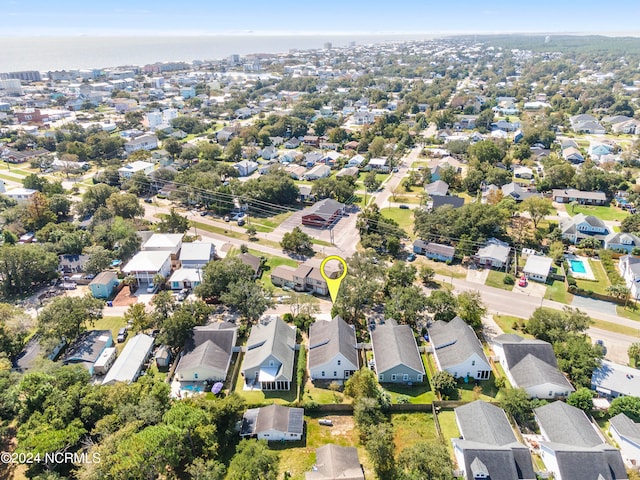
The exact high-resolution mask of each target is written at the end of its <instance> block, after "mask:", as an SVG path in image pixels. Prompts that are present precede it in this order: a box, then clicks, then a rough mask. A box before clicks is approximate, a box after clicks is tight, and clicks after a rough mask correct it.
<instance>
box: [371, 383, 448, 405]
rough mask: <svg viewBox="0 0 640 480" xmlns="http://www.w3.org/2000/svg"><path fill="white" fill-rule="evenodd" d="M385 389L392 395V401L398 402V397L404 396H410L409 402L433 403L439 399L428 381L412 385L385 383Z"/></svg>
mask: <svg viewBox="0 0 640 480" xmlns="http://www.w3.org/2000/svg"><path fill="white" fill-rule="evenodd" d="M383 389H384V391H385V392H388V393H389V395H391V402H392V403H398V399H401V398H403V397H409V403H431V402H433V401H434V400H437V398H436V394H435V392H434V391H433V390H431V386H430V385H429V382H427V381H425V382H422V383H417V384H415V385H411V386H408V385H401V384H393V383H385V384H384V385H383Z"/></svg>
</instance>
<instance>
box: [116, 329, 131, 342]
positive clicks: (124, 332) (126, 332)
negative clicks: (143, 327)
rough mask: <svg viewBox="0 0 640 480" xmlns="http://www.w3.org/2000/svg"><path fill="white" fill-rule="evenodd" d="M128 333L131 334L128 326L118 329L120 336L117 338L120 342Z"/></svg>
mask: <svg viewBox="0 0 640 480" xmlns="http://www.w3.org/2000/svg"><path fill="white" fill-rule="evenodd" d="M127 335H129V332H128V331H127V328H126V327H122V328H121V329H120V330H118V336H117V337H116V340H117V341H118V343H122V342H124V341H125V340H126V339H127Z"/></svg>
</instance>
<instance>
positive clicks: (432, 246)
mask: <svg viewBox="0 0 640 480" xmlns="http://www.w3.org/2000/svg"><path fill="white" fill-rule="evenodd" d="M425 250H426V252H427V253H436V254H439V255H444V256H451V257H452V256H453V255H454V254H455V253H456V249H455V247H452V246H449V245H442V244H441V243H433V242H430V243H428V244H427V246H426V247H425Z"/></svg>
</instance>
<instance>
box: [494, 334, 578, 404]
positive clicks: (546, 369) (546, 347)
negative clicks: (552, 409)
mask: <svg viewBox="0 0 640 480" xmlns="http://www.w3.org/2000/svg"><path fill="white" fill-rule="evenodd" d="M491 344H492V347H493V351H494V353H495V354H496V356H497V357H498V358H499V360H500V365H502V368H503V369H504V371H505V373H506V375H507V378H508V379H509V381H510V382H511V384H512V385H513V386H514V387H515V388H524V389H525V391H526V392H527V394H529V396H530V397H532V398H546V399H550V398H557V397H567V396H568V395H569V394H570V393H571V392H573V391H574V390H575V389H574V388H573V386H572V385H571V384H570V383H569V381H568V380H567V378H566V377H565V376H564V375H563V373H562V372H561V371H560V370H558V361H557V360H556V355H555V353H554V352H553V347H552V346H551V344H550V343H548V342H544V341H542V340H537V339H528V338H523V337H521V336H520V335H515V334H503V335H498V336H497V337H494V338H493V339H492V341H491Z"/></svg>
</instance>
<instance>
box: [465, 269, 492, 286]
mask: <svg viewBox="0 0 640 480" xmlns="http://www.w3.org/2000/svg"><path fill="white" fill-rule="evenodd" d="M488 276H489V270H488V269H480V270H473V269H469V270H467V282H471V283H478V284H480V285H484V284H485V282H486V281H487V277H488Z"/></svg>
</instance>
